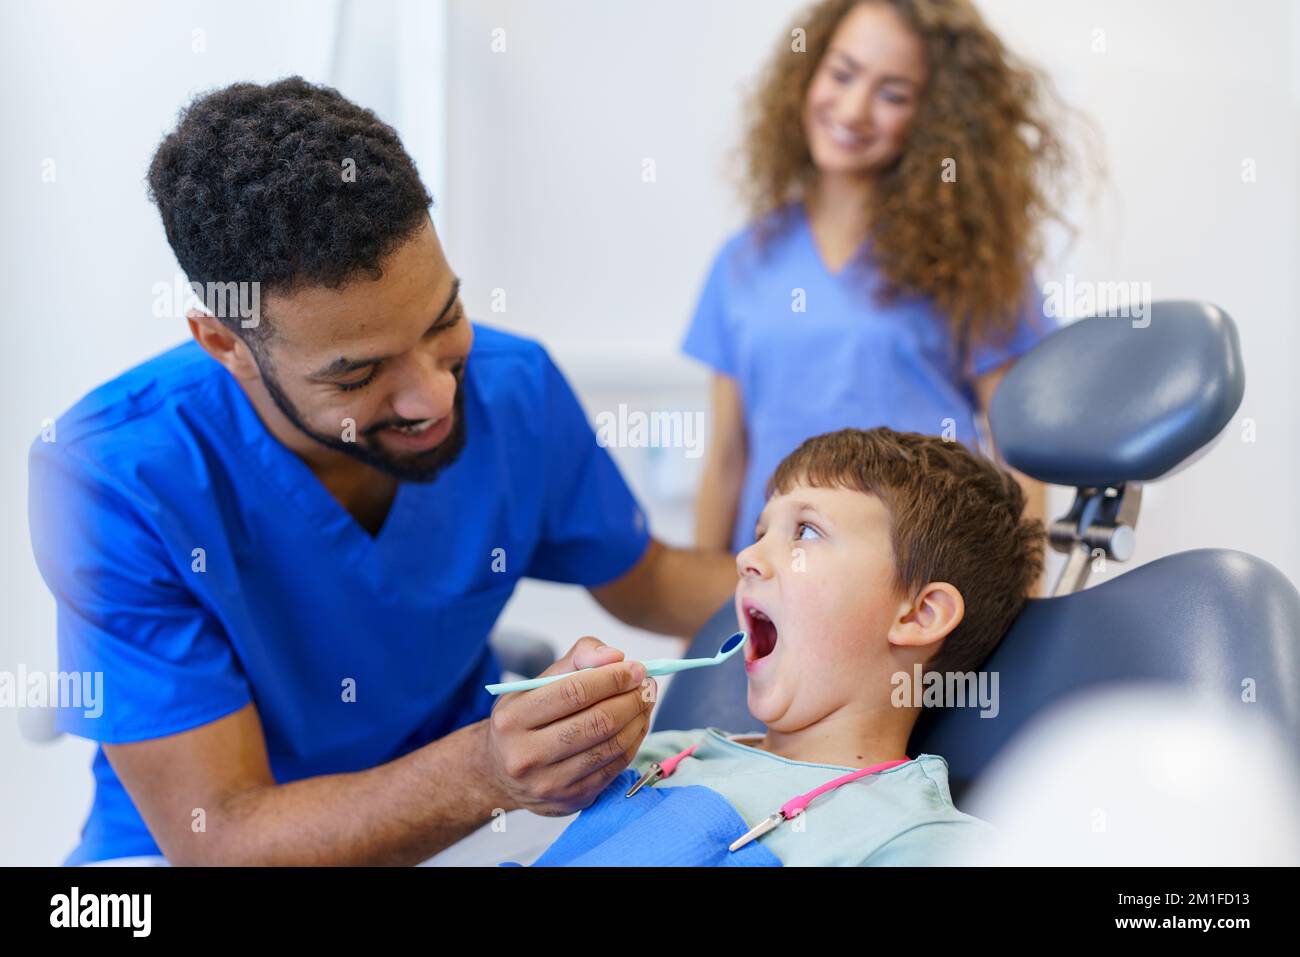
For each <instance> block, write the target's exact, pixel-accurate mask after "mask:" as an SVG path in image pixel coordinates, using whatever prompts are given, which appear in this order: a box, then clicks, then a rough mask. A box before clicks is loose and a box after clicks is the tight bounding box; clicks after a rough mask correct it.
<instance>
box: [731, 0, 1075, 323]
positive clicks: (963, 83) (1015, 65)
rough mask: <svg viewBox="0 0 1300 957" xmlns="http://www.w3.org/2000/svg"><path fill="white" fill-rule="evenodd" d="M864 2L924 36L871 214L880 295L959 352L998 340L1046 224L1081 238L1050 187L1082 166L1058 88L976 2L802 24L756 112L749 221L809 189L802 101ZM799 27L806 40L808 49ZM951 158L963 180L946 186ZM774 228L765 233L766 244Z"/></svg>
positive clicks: (911, 0) (821, 13)
mask: <svg viewBox="0 0 1300 957" xmlns="http://www.w3.org/2000/svg"><path fill="white" fill-rule="evenodd" d="M864 2H866V3H884V4H886V5H887V6H889V7H890V8H892V9H893V10H895V11H896V12H897V13H898V14H899V15H900V16H901V17H902V19H903V21H904V22H905V23H907V24H908V25H909V26H910V27H911V29H912V30H913V31H914V32H915V33H916V34H917V35H918V36H919V37H920V38H921V41H922V43H923V45H924V48H925V54H926V61H927V72H928V76H927V79H926V84H925V88H924V90H923V92H922V94H921V96H920V100H919V102H918V104H917V113H916V116H915V118H914V119H913V122H912V127H911V131H910V134H909V137H908V142H907V145H906V146H905V147H904V151H903V154H902V155H901V156H900V157H899V158H898V160H897V161H896V162H895V163H894V164H892V165H891V167H890V168H889V169H887V170H884V171H882V173H881V177H880V179H879V181H878V188H876V189H875V190H873V191H872V193H873V195H872V197H871V199H870V201H869V206H868V208H867V209H866V210H864V213H865V215H866V216H867V217H868V218H867V222H869V223H870V225H871V235H872V244H873V251H872V254H873V256H874V257H875V258H876V259H877V260H878V262H879V265H880V270H881V273H882V277H883V280H884V282H883V283H882V288H881V293H882V296H883V297H884V299H886V300H888V299H889V298H892V297H894V296H896V295H898V294H901V293H907V294H921V295H927V296H930V297H932V298H933V299H934V301H935V302H936V304H937V306H938V307H939V308H940V309H941V310H942V311H943V312H944V313H945V314H946V315H947V316H948V317H949V321H950V331H951V333H952V337H953V339H954V341H958V342H965V343H970V342H972V341H973V342H994V341H998V340H1000V339H1002V338H1003V337H1005V336H1007V335H1009V334H1010V333H1011V331H1012V330H1013V328H1014V326H1015V321H1016V315H1017V312H1018V307H1019V305H1020V304H1021V301H1022V299H1023V296H1024V293H1025V283H1026V278H1027V276H1028V275H1029V274H1030V270H1031V269H1032V267H1033V264H1034V263H1035V262H1036V261H1037V260H1038V257H1039V255H1040V254H1041V252H1042V237H1041V236H1040V235H1039V231H1038V227H1039V225H1040V224H1041V223H1042V222H1043V221H1044V220H1046V219H1055V220H1057V221H1059V222H1061V223H1062V224H1064V225H1065V226H1066V227H1067V229H1069V230H1070V231H1071V232H1073V229H1072V228H1071V227H1070V225H1069V223H1068V222H1067V221H1066V220H1065V218H1064V216H1063V215H1062V214H1061V212H1060V209H1059V206H1060V203H1059V201H1058V198H1057V196H1056V194H1055V189H1054V188H1053V187H1056V186H1060V185H1062V184H1063V180H1064V175H1063V174H1065V173H1066V172H1068V171H1069V170H1070V169H1071V167H1072V165H1073V157H1072V155H1071V152H1070V150H1069V149H1068V148H1067V147H1066V146H1065V145H1064V141H1063V140H1062V139H1060V138H1059V137H1058V135H1057V133H1056V131H1055V130H1054V122H1053V117H1054V114H1053V112H1052V111H1051V110H1050V109H1049V106H1050V105H1052V104H1053V103H1055V105H1056V106H1060V107H1064V104H1062V103H1060V101H1059V98H1057V97H1056V96H1055V92H1054V90H1053V88H1052V86H1051V83H1050V80H1049V79H1048V78H1047V77H1046V76H1045V75H1044V74H1042V72H1041V71H1039V70H1037V69H1034V68H1031V67H1029V66H1027V65H1024V64H1021V63H1020V62H1019V61H1018V60H1017V59H1016V58H1015V57H1014V56H1012V54H1011V53H1010V52H1009V51H1008V50H1007V49H1006V48H1005V47H1004V46H1003V45H1002V42H1001V41H1000V40H999V39H998V37H997V35H996V34H994V33H993V31H992V30H990V29H989V28H988V27H987V26H986V25H985V23H984V21H983V19H982V18H981V17H980V15H979V13H978V12H977V11H976V10H975V8H974V7H973V6H972V5H971V3H970V2H969V0H824V2H820V3H817V4H815V5H814V6H812V7H811V8H810V9H809V10H807V11H806V12H805V13H803V14H802V15H800V16H798V17H797V18H796V19H795V20H794V21H793V23H792V30H791V33H788V34H787V35H786V36H785V37H783V38H782V41H781V43H780V45H779V47H778V49H777V51H776V53H775V55H774V56H773V57H772V59H771V60H770V61H769V63H768V66H767V68H766V71H765V73H764V74H763V76H762V78H761V80H760V83H759V86H758V88H757V90H756V91H755V94H754V96H753V98H752V100H751V101H750V104H749V110H750V121H749V128H748V134H747V137H746V140H745V143H744V150H743V152H744V154H745V161H746V162H745V166H746V169H745V172H744V174H743V179H744V184H743V185H744V191H745V193H746V194H747V198H748V201H749V206H750V211H751V214H752V215H753V217H754V218H755V219H756V220H759V221H760V222H766V223H768V224H771V223H772V222H773V221H774V220H775V221H777V222H779V218H776V217H769V216H768V214H770V213H773V212H774V211H776V210H778V209H779V208H781V207H783V206H784V205H785V204H786V203H788V202H790V201H791V200H794V199H798V198H801V197H802V196H803V194H804V192H805V191H806V190H807V189H808V188H809V187H810V186H811V185H812V183H813V182H814V180H815V178H816V172H817V171H816V168H815V166H814V165H813V160H812V156H811V153H810V152H809V149H808V142H807V138H806V136H805V133H804V127H803V108H804V101H805V99H806V97H807V95H808V88H809V85H810V84H811V83H812V80H813V77H814V75H815V73H816V71H817V69H818V67H819V65H820V63H821V61H822V58H823V56H824V55H825V53H826V50H827V48H828V46H829V45H830V41H831V37H832V35H833V34H834V32H835V29H836V27H837V26H838V25H839V23H840V21H841V20H842V19H843V18H844V17H845V16H846V15H847V14H848V13H849V12H850V11H851V10H852V9H853V8H854V7H856V6H857V5H858V4H859V3H864ZM794 30H802V31H803V40H804V47H803V51H802V52H801V51H799V50H798V49H795V48H794V47H795V44H792V42H791V34H792V33H793V32H794ZM1064 112H1065V111H1064V110H1062V115H1064ZM949 159H951V160H955V161H956V167H955V169H956V173H957V181H956V182H943V181H942V179H941V173H942V172H943V170H944V168H945V166H944V163H945V160H949ZM1096 169H1097V171H1098V172H1100V164H1098V165H1097V167H1096ZM771 231H772V230H771V229H770V228H765V229H761V230H760V233H759V235H760V240H762V239H766V238H767V237H769V236H770V234H771ZM968 337H969V338H968Z"/></svg>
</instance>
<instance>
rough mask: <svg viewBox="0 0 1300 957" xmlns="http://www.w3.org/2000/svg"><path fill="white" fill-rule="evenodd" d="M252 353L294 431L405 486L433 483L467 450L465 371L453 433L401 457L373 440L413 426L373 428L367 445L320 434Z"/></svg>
mask: <svg viewBox="0 0 1300 957" xmlns="http://www.w3.org/2000/svg"><path fill="white" fill-rule="evenodd" d="M249 351H250V352H252V353H253V359H254V361H255V362H256V363H257V368H258V370H259V371H260V372H261V374H262V383H263V384H264V385H265V386H266V391H267V393H268V394H269V395H270V396H271V401H273V402H274V403H275V405H276V408H278V409H279V410H280V413H281V414H282V415H283V416H284V417H285V418H286V419H288V420H289V421H290V422H291V423H292V424H293V427H294V428H296V429H297V430H298V431H299V432H301V433H302V434H303V435H305V436H307V437H308V438H310V439H313V440H315V441H316V442H319V443H320V444H321V445H324V446H326V447H327V448H331V449H333V450H334V451H336V452H342V453H343V454H344V455H347V456H351V457H352V458H354V459H356V460H357V461H359V462H364V463H365V464H366V465H369V466H370V467H371V468H375V469H378V470H379V471H381V472H383V473H385V474H387V475H391V476H393V477H394V478H397V479H399V480H401V481H403V482H432V481H433V480H434V479H435V478H437V477H438V475H439V474H440V473H441V472H442V470H443V469H445V468H447V467H448V466H449V465H451V464H452V463H453V462H455V461H456V459H457V458H459V457H460V453H461V452H462V451H464V449H465V440H466V436H465V388H464V379H465V372H464V371H463V370H462V372H461V374H460V375H459V376H458V377H457V381H456V397H455V399H454V400H453V402H452V424H451V432H450V433H449V434H448V436H447V437H446V438H445V439H443V440H442V442H441V443H439V444H438V445H437V446H436V447H434V448H432V449H429V450H428V451H427V452H420V453H418V454H416V455H408V456H401V457H399V456H395V455H392V454H391V453H389V452H388V451H386V450H385V449H383V448H382V447H380V446H379V444H378V442H377V441H376V440H375V439H374V436H375V435H376V434H377V433H378V432H380V431H381V430H383V429H385V428H388V427H389V426H393V425H408V424H410V423H406V422H401V421H390V422H380V423H378V424H377V425H372V426H370V427H369V428H368V429H366V431H365V432H363V433H362V434H361V435H360V436H359V437H358V438H359V439H364V440H366V442H365V444H363V443H362V442H361V441H356V442H346V441H344V440H343V437H342V435H341V434H340V435H339V436H337V437H336V436H333V435H327V434H324V433H321V432H317V431H316V430H314V429H312V428H311V427H310V426H309V425H307V423H306V421H305V420H304V418H303V416H302V415H301V414H300V413H299V412H298V409H297V408H296V407H295V406H294V404H293V402H292V401H290V399H289V397H288V396H287V395H286V394H285V392H284V389H283V388H281V386H280V382H279V380H278V379H277V378H276V377H275V372H274V370H273V369H272V367H271V361H270V359H269V358H267V357H264V356H262V355H261V354H260V352H261V350H260V349H256V348H252V349H250V350H249ZM468 367H469V364H468V363H466V364H465V369H468Z"/></svg>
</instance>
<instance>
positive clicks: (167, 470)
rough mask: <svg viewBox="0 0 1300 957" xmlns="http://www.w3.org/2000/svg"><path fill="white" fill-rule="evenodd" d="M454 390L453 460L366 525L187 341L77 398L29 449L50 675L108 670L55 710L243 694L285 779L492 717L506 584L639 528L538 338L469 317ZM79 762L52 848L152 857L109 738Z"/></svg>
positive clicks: (403, 487)
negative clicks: (52, 628)
mask: <svg viewBox="0 0 1300 957" xmlns="http://www.w3.org/2000/svg"><path fill="white" fill-rule="evenodd" d="M462 387H463V388H464V390H465V398H464V415H465V425H466V437H467V443H466V446H465V449H464V451H463V452H462V454H461V456H460V458H459V459H457V461H456V462H455V463H454V464H453V465H451V466H450V467H448V468H447V469H446V470H445V471H444V472H443V473H441V474H440V475H439V476H438V478H437V479H436V480H435V481H434V482H432V483H401V484H399V486H398V491H397V495H396V498H395V500H394V501H393V504H392V508H391V511H390V512H389V514H388V517H387V519H386V521H385V522H384V525H383V528H382V529H381V530H380V532H379V534H378V535H377V536H375V537H372V536H371V535H370V534H369V533H367V532H366V531H365V530H364V529H363V528H362V527H361V526H360V525H358V524H357V522H356V521H355V520H354V519H353V518H352V516H351V515H350V514H349V513H348V512H347V511H346V510H345V509H344V508H343V507H342V506H341V505H339V504H338V502H337V501H336V500H335V499H334V498H333V497H332V496H331V495H330V493H329V492H328V491H327V490H326V489H325V487H324V486H323V485H322V484H321V483H320V481H319V480H318V479H317V478H316V477H315V475H314V474H313V473H312V472H311V470H310V469H309V468H308V467H307V466H306V465H305V464H304V463H303V461H302V460H301V459H299V458H298V457H297V456H296V455H295V454H294V453H292V452H291V451H289V450H288V449H286V448H285V447H284V446H283V445H281V444H280V443H279V442H278V441H277V440H276V439H274V438H273V437H272V436H271V435H270V433H269V432H267V430H266V428H265V426H264V425H263V424H262V421H261V419H260V418H259V417H258V416H257V414H256V412H255V411H254V410H253V407H252V406H251V404H250V403H249V401H248V399H247V397H246V396H245V394H244V392H243V391H242V389H241V388H240V387H239V385H238V384H237V383H236V382H235V381H234V379H233V378H232V377H231V376H230V375H229V374H228V373H227V372H226V371H225V369H224V368H222V367H221V366H220V365H219V364H218V363H217V362H215V361H214V360H213V359H211V358H210V357H208V356H207V355H206V354H205V353H204V352H203V351H202V350H201V349H200V348H199V347H198V346H197V345H196V344H195V343H187V344H185V345H183V346H179V347H177V348H175V349H172V350H170V351H169V352H165V353H163V354H162V355H160V356H158V357H156V358H154V359H152V360H150V361H148V362H145V363H143V364H142V365H139V366H137V367H136V368H134V369H132V370H130V371H129V372H127V373H126V374H124V375H123V376H121V377H120V378H118V379H116V380H114V381H112V382H109V383H108V384H106V385H104V386H101V387H100V388H98V389H96V390H95V391H93V392H91V393H90V394H89V395H87V396H86V397H85V398H84V399H82V400H81V401H80V402H79V403H78V404H77V405H76V406H74V407H73V408H72V409H71V410H70V411H68V412H67V413H66V414H65V415H64V416H63V417H62V418H60V419H59V420H58V421H57V423H56V425H55V433H54V439H55V440H54V441H53V442H48V443H47V442H45V441H42V440H40V439H38V440H37V441H36V442H35V443H34V445H33V446H32V451H31V456H30V471H31V482H30V489H31V491H30V521H31V534H32V543H33V547H34V550H35V553H36V560H37V564H38V565H39V567H40V571H41V574H42V575H43V576H44V578H45V581H46V583H47V584H48V585H49V587H50V590H51V591H52V592H53V594H54V597H55V599H56V604H57V616H58V646H59V670H60V671H67V672H72V671H77V672H96V671H98V672H102V673H103V699H104V700H103V709H102V714H100V715H98V716H90V717H88V716H87V715H86V714H85V711H84V709H79V708H60V709H58V711H57V715H56V725H57V727H59V728H60V729H62V730H63V731H67V732H70V733H72V734H76V735H81V736H83V737H87V738H91V739H93V740H95V741H100V742H109V743H121V742H129V741H140V740H143V739H147V738H156V737H160V736H163V735H169V734H175V733H177V732H180V731H185V730H188V729H190V728H194V727H196V726H198V725H202V724H205V723H207V722H210V721H213V720H215V719H217V718H220V717H222V716H223V715H227V714H230V713H231V712H233V711H236V710H238V709H239V708H242V707H243V706H244V705H245V704H247V703H248V702H250V701H252V702H254V703H255V704H256V707H257V709H258V713H259V715H260V717H261V722H262V728H263V730H264V732H265V735H266V746H267V751H268V753H269V756H270V763H271V770H272V772H273V773H274V775H275V779H276V780H277V781H278V782H281V783H284V782H287V781H293V780H296V779H299V778H305V777H312V776H316V775H322V774H332V773H337V772H347V771H357V770H361V769H364V768H369V767H373V766H375V765H378V764H382V763H384V762H387V761H391V760H393V759H395V758H398V757H400V756H402V755H404V754H406V753H408V752H410V751H412V750H414V749H416V748H419V747H421V746H422V745H424V744H427V743H428V742H430V741H433V740H435V739H437V738H440V737H442V736H444V735H446V734H448V733H450V732H451V731H453V730H455V729H456V728H459V727H462V726H463V725H466V724H469V723H472V722H474V721H478V720H480V719H482V718H485V717H487V716H488V714H489V713H490V711H491V708H492V703H493V701H494V700H495V699H493V698H492V697H491V696H490V695H488V693H487V692H486V691H484V690H483V685H484V684H487V683H491V682H495V681H499V680H500V666H499V664H498V662H497V661H496V658H495V656H494V655H493V653H492V652H491V650H490V648H489V646H488V642H487V639H488V633H489V632H490V631H491V629H492V626H493V623H494V622H495V620H496V618H497V615H498V613H499V612H500V611H501V608H502V606H503V605H505V603H506V600H507V599H508V598H509V597H510V594H511V592H512V591H513V590H514V587H515V583H516V582H517V581H518V580H519V579H520V578H521V577H524V576H528V577H532V578H542V579H547V580H550V581H558V582H571V583H575V584H580V585H586V586H595V585H600V584H604V583H606V582H609V581H612V580H614V579H616V578H618V577H620V576H621V575H623V574H624V573H625V572H626V571H628V570H629V569H630V568H631V567H632V566H633V565H634V564H635V563H636V562H637V561H638V560H639V559H640V557H641V556H642V554H643V553H644V551H645V548H646V546H647V545H648V543H649V531H648V529H647V527H646V523H645V520H644V517H643V515H642V512H641V510H640V509H639V507H638V505H637V502H636V501H635V500H634V498H633V496H632V494H631V493H630V492H629V490H628V488H627V485H626V484H625V483H624V481H623V478H622V477H621V475H620V474H619V471H618V469H617V467H616V466H615V464H614V462H613V461H612V459H611V458H610V457H609V454H608V453H607V452H606V450H605V449H604V448H602V447H600V446H599V445H598V444H597V441H596V437H595V435H594V433H593V432H592V429H591V427H590V425H589V424H588V421H587V417H586V415H585V413H584V412H583V410H582V408H581V406H580V405H579V403H578V401H577V399H576V398H575V396H574V394H573V392H572V391H571V389H570V387H569V385H568V383H567V382H566V381H565V380H564V377H563V376H562V374H561V373H560V372H559V370H558V369H557V368H556V367H555V365H554V364H553V363H552V361H551V359H550V357H549V356H548V355H547V354H546V352H545V350H544V349H543V348H542V347H541V346H540V345H538V344H537V343H535V342H532V341H530V340H527V339H523V338H519V337H516V336H513V335H509V334H507V333H504V332H501V331H499V330H494V329H491V328H488V327H485V326H481V325H476V327H475V339H474V345H473V350H472V352H471V355H470V359H469V362H468V363H467V364H466V371H465V378H464V382H463V386H462ZM199 549H201V550H202V551H198V550H199ZM350 689H351V690H352V691H353V693H352V694H350V693H349V690H350ZM350 698H355V700H350ZM93 771H94V776H95V782H96V789H95V798H94V803H93V805H92V808H91V811H90V816H89V818H88V819H87V821H86V825H85V827H84V829H83V831H82V840H81V844H80V846H79V847H77V848H76V850H75V851H73V853H72V854H71V855H70V856H69V858H68V859H67V861H66V863H70V864H75V863H83V862H86V861H95V860H102V859H106V858H112V857H120V856H127V855H138V854H157V853H159V849H158V846H157V844H156V843H155V842H154V840H153V838H152V837H150V835H149V832H148V830H147V828H146V827H145V824H144V822H143V820H142V819H141V817H140V815H139V813H138V811H137V810H136V808H135V806H134V805H133V803H132V802H131V799H130V797H129V795H128V794H127V793H126V791H125V789H124V788H123V787H122V785H121V783H120V782H119V781H118V779H117V776H116V775H115V774H114V773H113V769H112V767H111V766H110V765H109V763H108V761H107V760H106V758H105V757H104V752H103V749H102V748H100V749H98V751H97V752H96V755H95V759H94V764H93Z"/></svg>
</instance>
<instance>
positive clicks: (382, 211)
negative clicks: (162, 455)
mask: <svg viewBox="0 0 1300 957" xmlns="http://www.w3.org/2000/svg"><path fill="white" fill-rule="evenodd" d="M347 160H351V163H350V164H347V163H345V161H347ZM349 171H352V172H353V173H354V175H348V172H349ZM148 183H149V198H150V199H151V200H153V202H154V203H156V204H157V206H158V211H159V213H160V214H161V215H162V222H163V228H164V230H165V231H166V233H167V241H168V242H169V243H170V244H171V247H172V251H173V252H174V253H175V254H176V259H177V261H178V262H179V263H180V266H181V268H182V269H183V270H184V271H185V274H186V275H187V276H188V277H189V280H190V282H191V283H201V284H203V286H204V287H206V286H207V285H208V283H230V282H259V283H261V292H262V294H263V295H265V294H266V293H271V292H292V291H293V290H295V289H298V288H301V287H302V286H305V285H323V286H328V287H331V288H338V287H339V286H342V285H344V284H345V283H346V282H347V281H348V280H349V279H351V278H353V277H354V276H356V275H357V274H359V273H364V274H367V275H369V276H370V277H371V278H375V279H377V278H379V277H380V276H381V275H382V270H381V269H380V267H379V262H380V260H381V259H383V258H384V257H385V256H386V255H387V254H388V253H389V252H391V251H392V250H393V249H395V248H396V247H397V246H399V245H400V244H401V243H402V242H403V241H404V240H406V239H408V238H410V237H411V235H412V234H413V233H415V231H416V230H418V229H419V228H420V226H421V225H422V224H423V223H424V221H425V217H426V216H427V214H428V209H429V206H430V204H432V202H433V197H432V196H430V195H429V193H428V191H427V190H426V189H425V188H424V184H423V183H422V182H421V181H420V176H419V173H418V172H417V171H416V168H415V163H414V162H413V161H412V160H411V157H410V156H408V155H407V153H406V150H405V149H403V147H402V142H401V140H400V139H399V138H398V136H397V132H396V131H395V130H394V129H393V128H392V127H391V126H389V125H387V124H386V123H384V122H382V121H381V120H380V119H379V118H378V117H377V116H375V114H374V113H373V112H371V111H370V110H367V109H363V108H362V107H360V106H357V105H356V104H354V103H351V102H349V101H348V100H347V99H345V98H344V97H343V96H342V94H340V93H339V92H338V91H337V90H335V89H333V88H331V87H328V86H318V85H315V84H312V83H308V82H307V81H306V80H304V79H302V77H298V76H293V77H288V78H286V79H283V80H279V81H278V82H275V83H270V84H267V85H265V86H262V85H258V84H254V83H236V84H234V85H232V86H227V87H225V88H223V89H219V90H214V91H211V92H209V93H206V94H203V95H201V96H199V97H197V98H196V99H195V100H194V101H193V102H191V103H190V105H189V106H188V107H186V108H185V109H183V110H182V111H181V113H180V118H179V121H178V123H177V125H176V129H175V130H173V131H172V132H171V133H169V134H167V136H166V137H165V138H164V139H163V141H162V143H161V145H159V147H158V151H157V153H155V154H154V158H153V162H152V163H151V164H150V166H149V175H148ZM222 318H225V317H222ZM248 331H249V332H251V333H253V335H254V336H255V337H256V338H258V339H262V338H265V336H266V335H267V334H268V333H269V331H270V329H269V324H268V323H266V322H261V323H260V324H258V325H257V327H256V328H255V329H250V330H248Z"/></svg>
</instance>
